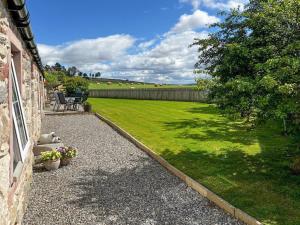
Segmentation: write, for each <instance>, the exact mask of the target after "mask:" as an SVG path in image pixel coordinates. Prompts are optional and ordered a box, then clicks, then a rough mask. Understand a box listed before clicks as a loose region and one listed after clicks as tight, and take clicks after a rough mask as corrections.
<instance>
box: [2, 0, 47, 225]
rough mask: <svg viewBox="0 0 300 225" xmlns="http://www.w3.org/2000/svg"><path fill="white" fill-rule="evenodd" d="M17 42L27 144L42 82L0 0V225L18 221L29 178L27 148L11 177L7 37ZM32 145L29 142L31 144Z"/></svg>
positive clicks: (33, 135) (34, 134) (34, 128)
mask: <svg viewBox="0 0 300 225" xmlns="http://www.w3.org/2000/svg"><path fill="white" fill-rule="evenodd" d="M12 36H14V37H15V38H16V39H17V40H18V41H19V42H20V43H21V48H22V49H21V52H22V54H21V63H22V67H21V68H22V79H21V82H20V83H21V86H22V88H21V90H22V100H23V106H24V111H25V118H26V124H27V127H28V132H29V136H30V140H31V145H33V143H34V142H35V141H36V140H37V138H38V136H39V134H40V127H41V117H42V114H43V111H42V105H43V91H44V90H43V82H42V79H41V71H39V70H38V68H37V67H36V66H35V65H34V62H33V60H32V57H31V55H30V53H29V52H28V51H27V49H26V46H25V44H24V42H23V41H22V38H21V36H20V34H19V32H18V30H17V28H16V27H15V26H14V24H13V22H12V20H11V18H10V16H9V13H8V12H7V8H6V1H3V0H0V225H6V224H20V223H21V220H22V217H23V214H24V212H25V208H26V202H27V193H28V190H29V189H30V183H31V179H32V163H33V155H32V152H31V151H29V153H28V156H27V157H26V160H25V161H24V162H23V167H21V169H20V176H18V177H17V178H16V179H13V171H12V170H13V169H12V160H13V159H12V153H11V152H12V151H13V149H12V140H13V139H12V114H11V94H10V90H11V84H10V81H9V80H10V75H9V68H10V61H11V48H12V45H11V41H12V40H11V38H12ZM31 147H32V146H31Z"/></svg>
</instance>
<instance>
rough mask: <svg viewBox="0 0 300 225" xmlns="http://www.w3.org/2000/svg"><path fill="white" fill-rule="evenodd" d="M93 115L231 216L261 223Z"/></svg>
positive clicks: (99, 116) (260, 224)
mask: <svg viewBox="0 0 300 225" xmlns="http://www.w3.org/2000/svg"><path fill="white" fill-rule="evenodd" d="M95 116H96V117H97V118H98V119H100V120H101V121H103V122H105V123H106V124H107V125H109V126H110V127H111V128H113V129H114V130H115V131H117V132H118V133H119V134H120V135H122V136H123V137H124V138H126V139H127V140H129V141H130V142H131V143H133V144H134V145H135V146H137V147H138V148H139V149H141V150H143V151H144V152H146V153H147V154H148V155H149V156H150V157H151V158H153V159H154V160H156V161H157V162H159V163H160V164H161V165H162V166H163V167H164V168H166V169H167V170H168V171H169V172H171V173H172V174H173V175H175V176H177V177H178V178H180V179H181V180H182V181H183V182H185V183H186V185H187V186H189V187H191V188H192V189H194V190H195V191H196V192H198V193H199V194H200V195H202V196H203V197H206V198H207V199H209V200H210V201H212V202H213V203H214V204H216V205H217V206H219V207H220V208H222V209H223V210H224V211H226V212H227V213H229V214H231V215H232V216H233V217H235V218H237V219H239V220H241V221H243V222H244V223H246V224H248V225H263V224H262V223H261V222H259V221H258V220H257V219H255V218H254V217H252V216H250V215H249V214H247V213H246V212H244V211H242V210H241V209H239V208H236V207H234V206H233V205H231V204H230V203H229V202H227V201H226V200H224V199H223V198H221V197H220V196H218V195H217V194H215V193H214V192H212V191H211V190H209V189H208V188H207V187H205V186H204V185H202V184H200V183H199V182H197V181H195V180H194V179H192V178H191V177H189V176H188V175H186V174H185V173H183V172H182V171H180V170H178V169H177V168H175V167H174V166H172V165H171V164H170V163H169V162H167V161H166V160H165V159H164V158H162V157H161V156H160V155H158V154H157V153H155V152H154V151H153V150H152V149H150V148H149V147H147V146H146V145H145V144H143V143H142V142H140V141H139V140H137V139H136V138H135V137H133V136H132V135H131V134H129V133H128V132H127V131H125V130H123V129H122V128H121V127H119V126H118V125H116V124H115V123H114V122H112V121H110V120H109V119H107V118H106V117H104V116H102V115H100V114H99V113H95Z"/></svg>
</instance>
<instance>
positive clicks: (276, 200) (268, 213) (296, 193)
mask: <svg viewBox="0 0 300 225" xmlns="http://www.w3.org/2000/svg"><path fill="white" fill-rule="evenodd" d="M297 154H300V152H299V150H297V149H295V150H294V151H292V150H288V149H286V150H284V149H281V148H268V149H266V148H263V149H262V151H261V152H260V153H257V154H254V155H249V154H247V153H245V152H244V151H243V150H241V149H239V148H223V149H221V150H220V152H218V154H214V153H211V152H206V151H200V150H199V149H188V148H186V149H181V151H180V152H176V153H175V152H173V151H171V150H169V149H165V151H163V152H162V153H161V155H162V156H163V157H164V158H165V159H166V160H168V161H169V162H170V163H171V164H173V165H174V166H175V167H177V168H178V169H180V170H182V171H183V172H185V173H186V174H187V175H189V176H191V177H192V178H194V179H195V180H197V181H198V182H200V183H202V184H204V185H205V186H207V187H208V188H209V189H211V190H213V191H215V192H216V193H218V194H219V195H221V196H222V197H224V198H225V199H226V200H227V201H229V202H230V203H231V204H233V205H234V206H236V207H238V208H241V209H242V210H245V211H246V212H248V213H249V214H250V215H252V216H254V217H256V218H257V219H259V220H261V221H264V222H272V223H270V224H287V225H296V224H300V189H299V186H300V176H295V175H292V173H291V171H290V169H289V165H290V162H291V158H292V157H293V156H294V155H297Z"/></svg>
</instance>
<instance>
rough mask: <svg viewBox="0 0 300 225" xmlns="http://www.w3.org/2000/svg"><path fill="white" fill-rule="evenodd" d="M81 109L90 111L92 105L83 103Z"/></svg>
mask: <svg viewBox="0 0 300 225" xmlns="http://www.w3.org/2000/svg"><path fill="white" fill-rule="evenodd" d="M83 109H84V111H85V112H91V111H92V105H90V104H85V105H84V106H83Z"/></svg>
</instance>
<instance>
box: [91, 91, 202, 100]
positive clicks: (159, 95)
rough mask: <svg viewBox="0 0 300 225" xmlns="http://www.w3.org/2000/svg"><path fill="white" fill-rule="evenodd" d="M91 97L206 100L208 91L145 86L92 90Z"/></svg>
mask: <svg viewBox="0 0 300 225" xmlns="http://www.w3.org/2000/svg"><path fill="white" fill-rule="evenodd" d="M89 97H93V98H121V99H141V100H142V99H143V100H166V101H188V102H206V101H207V92H203V91H198V90H196V89H193V88H144V89H103V90H90V91H89Z"/></svg>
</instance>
